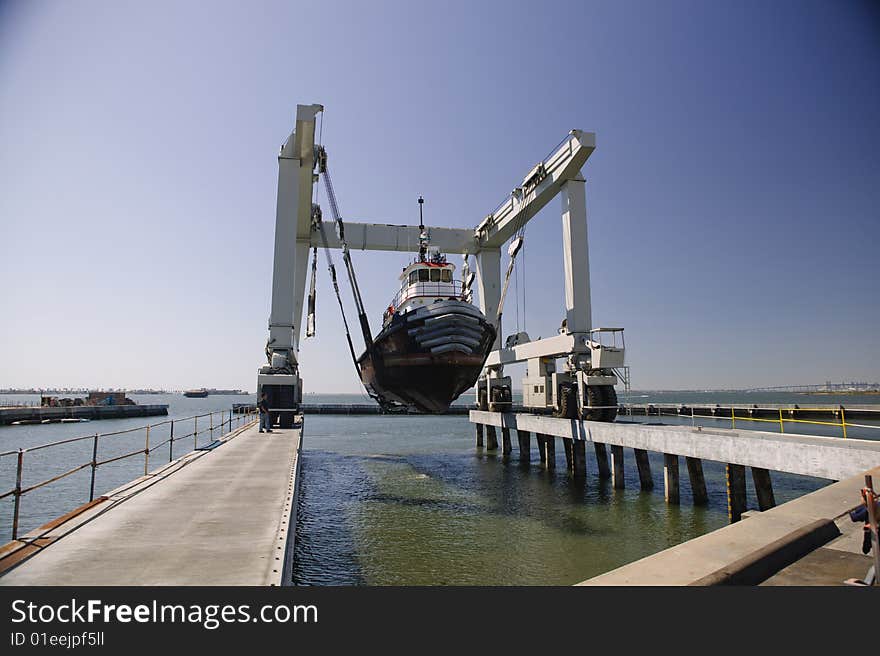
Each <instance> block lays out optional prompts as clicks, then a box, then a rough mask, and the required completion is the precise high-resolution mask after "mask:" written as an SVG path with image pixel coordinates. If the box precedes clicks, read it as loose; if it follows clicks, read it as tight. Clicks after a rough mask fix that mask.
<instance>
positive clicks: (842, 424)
mask: <svg viewBox="0 0 880 656" xmlns="http://www.w3.org/2000/svg"><path fill="white" fill-rule="evenodd" d="M663 405H667V406H670V405H678V406H679V411H678V412H676V413H669V412H666V413H664V412H663V408H662V406H663ZM621 407H623V408H624V411H625V414H628V415H629V416H630V417H632V416H633V413H632V409H633V408H634V407H642V408H644V411H645V416H646V417H650V416H651V414H650V410H651V409H652V408H653V409H656V410H657V415H656V416H657V417H662V416H664V415H665V416H667V417H682V416H684V417H687V416H688V415H682V414H681V409H683V408H688V407H689V408H690V411H691V413H690V418H691V422H692V423H693V422H694V421H695V420H696V419H698V418H699V419H715V420H719V421H727V420H730V427H731V429H733V428H736V422H737V421H758V422H765V423H770V424H777V425H778V426H779V432H780V433H785V424H786V423H793V424H812V425H815V426H834V427H835V428H840V429H841V431H842V437H843V439H846V438H847V432H846V429H847V428H848V427H852V428H872V429H874V430H880V425H871V424H855V423H853V422H850V421H847V420H846V408H845V407H844V406H836V407H834V406H832V407H828V408H804V407H796V404H794V405H792V406H791V407H785V408H783V407H774V408H770V407H761V406H757V405H753V406H752V407H750V408H746V407H744V406H742V405H733V404H732V405H729V406H728V405H724V406H722V405H720V404H716V405H709V404H706V405H697V404H692V405H688V404H684V403H679V404H676V403H665V404H661V403H644V404H636V403H629V404H627V403H624V404H622V405H621ZM696 408H700V409H703V410H716V409H717V410H729V411H730V414H727V413H726V412H725V413H724V414H723V415H718V414H711V415H704V414H697V413H696V412H695V409H696ZM737 409H745V410H761V411H764V412H778V415H779V416H778V418H776V417H774V418H773V419H768V418H765V417H741V416H738V415H737V414H736V410H737ZM797 412H831V413H840V421H815V420H812V419H797V418H796V417H794V413H797ZM784 413H791V414H792V416H790V417H785V416H784ZM878 414H880V408H878Z"/></svg>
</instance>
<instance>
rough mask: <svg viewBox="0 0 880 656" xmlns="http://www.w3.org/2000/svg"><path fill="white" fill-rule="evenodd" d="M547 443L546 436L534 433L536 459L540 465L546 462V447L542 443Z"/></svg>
mask: <svg viewBox="0 0 880 656" xmlns="http://www.w3.org/2000/svg"><path fill="white" fill-rule="evenodd" d="M546 441H547V436H546V435H542V434H541V433H535V442H536V443H537V446H538V458H540V460H541V464H544V463H545V462H547V447H546V446H545V445H544V442H546Z"/></svg>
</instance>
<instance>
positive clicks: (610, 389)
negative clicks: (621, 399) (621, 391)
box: [598, 385, 617, 422]
mask: <svg viewBox="0 0 880 656" xmlns="http://www.w3.org/2000/svg"><path fill="white" fill-rule="evenodd" d="M598 389H600V390H601V396H602V405H604V406H614V407H613V408H612V407H606V408H605V409H603V410H599V415H600V419H599V421H607V422H613V421H614V420H615V419H617V392H616V391H615V390H614V386H613V385H600V386H599V388H598Z"/></svg>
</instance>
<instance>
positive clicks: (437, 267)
mask: <svg viewBox="0 0 880 656" xmlns="http://www.w3.org/2000/svg"><path fill="white" fill-rule="evenodd" d="M454 270H455V265H454V264H451V263H449V262H447V261H446V257H445V256H444V255H441V254H440V253H438V252H436V251H435V252H431V253H430V257H428V258H425V260H416V261H415V262H413V263H411V264H410V265H409V266H406V267H404V269H403V273H401V274H400V291H398V292H397V295H396V296H395V297H394V299H392V301H391V303H390V304H389V305H388V307H387V308H386V309H385V313H384V314H383V317H382V318H383V323H388V321H390V319H391V317H392V316H393V315H394V313H396V312H401V313H403V312H409V311H410V310H413V309H415V308H417V307H421V306H422V305H430V304H431V303H434V302H435V301H445V300H461V299H462V285H461V281H459V280H455V279H454V278H453V277H452V274H453V271H454Z"/></svg>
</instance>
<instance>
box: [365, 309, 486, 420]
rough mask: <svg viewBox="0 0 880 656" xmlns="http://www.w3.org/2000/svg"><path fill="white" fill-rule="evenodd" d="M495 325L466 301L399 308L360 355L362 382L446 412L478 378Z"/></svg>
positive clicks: (376, 390)
mask: <svg viewBox="0 0 880 656" xmlns="http://www.w3.org/2000/svg"><path fill="white" fill-rule="evenodd" d="M494 342H495V328H494V327H493V326H492V325H491V324H490V323H488V322H487V321H486V319H485V317H483V315H482V313H481V312H480V311H479V310H478V309H477V308H475V307H474V306H473V305H471V304H470V303H465V302H463V301H454V300H453V301H437V302H436V303H432V304H430V305H426V306H423V307H420V308H418V309H416V310H411V311H409V312H404V313H401V314H395V315H394V316H393V318H392V320H391V321H390V322H389V323H388V325H386V326H385V328H384V329H383V330H382V332H380V333H379V334H378V335H377V336H376V338H375V340H374V341H373V347H372V348H371V349H370V350H369V351H367V352H365V353H364V354H363V355H362V356H361V357H360V359H359V361H358V364H359V365H360V369H361V379H362V381H363V383H364V385H365V386H366V387H367V388H368V389H370V390H371V391H373V392H374V393H376V394H378V395H379V396H381V397H383V398H385V399H388V400H392V401H396V402H398V403H402V404H404V405H407V406H411V407H414V408H416V409H417V410H420V411H421V412H426V413H442V412H445V411H446V410H447V409H448V408H449V406H450V404H452V402H453V401H455V399H457V398H458V397H459V396H460V395H461V393H462V392H464V391H465V390H467V389H470V388H471V387H473V386H474V384H475V383H476V382H477V378H478V377H479V375H480V372H481V371H482V368H483V364H484V363H485V362H486V358H487V357H488V355H489V352H490V350H491V348H492V344H493V343H494Z"/></svg>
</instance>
